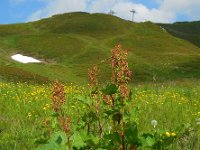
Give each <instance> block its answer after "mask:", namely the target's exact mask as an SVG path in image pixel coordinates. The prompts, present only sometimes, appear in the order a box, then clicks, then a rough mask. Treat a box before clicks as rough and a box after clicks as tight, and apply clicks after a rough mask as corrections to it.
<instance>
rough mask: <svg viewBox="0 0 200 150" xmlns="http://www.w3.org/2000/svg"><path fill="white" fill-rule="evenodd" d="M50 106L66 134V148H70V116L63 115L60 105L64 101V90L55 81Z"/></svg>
mask: <svg viewBox="0 0 200 150" xmlns="http://www.w3.org/2000/svg"><path fill="white" fill-rule="evenodd" d="M52 94H53V95H52V100H53V104H52V108H53V110H54V112H55V113H56V116H57V119H58V122H59V124H60V126H61V128H62V131H64V132H65V134H66V136H67V145H68V149H70V117H69V116H66V117H65V116H64V113H63V110H62V106H63V105H64V103H65V92H64V86H63V85H62V84H61V83H60V82H58V81H56V82H55V83H54V86H53V93H52Z"/></svg>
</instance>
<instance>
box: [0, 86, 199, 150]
mask: <svg viewBox="0 0 200 150" xmlns="http://www.w3.org/2000/svg"><path fill="white" fill-rule="evenodd" d="M0 88H1V90H0V94H1V98H0V103H1V105H0V107H1V108H0V111H1V112H0V114H1V116H0V132H1V133H0V149H2V150H7V149H17V150H18V149H21V150H23V149H36V148H37V147H38V146H39V143H37V140H39V139H42V138H43V140H45V138H48V135H46V134H48V128H47V127H45V121H47V120H50V117H51V115H52V113H53V110H52V99H51V95H52V86H50V85H28V84H24V83H18V84H14V83H0ZM131 89H132V93H133V94H132V97H133V98H132V101H131V102H130V104H129V105H128V109H130V110H131V111H134V112H135V113H133V114H134V117H133V119H134V120H135V122H137V123H138V131H139V134H142V133H144V132H148V133H152V134H153V133H154V132H156V131H158V130H159V132H161V131H162V133H161V135H160V140H162V138H164V137H168V136H179V135H178V134H179V132H180V131H179V128H180V127H181V126H182V125H186V126H188V133H185V134H183V135H181V136H183V137H182V138H180V139H178V140H177V141H176V142H175V143H174V144H172V145H171V146H170V148H171V149H176V148H177V149H182V148H183V149H196V150H197V149H198V148H199V146H200V143H199V142H200V132H199V126H200V125H199V124H200V121H199V123H198V118H200V102H199V101H200V92H199V91H200V86H194V87H192V88H191V87H185V88H183V87H178V86H167V85H166V86H164V87H161V86H156V85H155V86H152V85H151V86H147V85H146V86H145V85H143V86H135V87H132V88H131ZM65 92H66V97H67V98H66V104H65V106H64V109H65V110H66V112H67V114H68V115H69V116H71V117H70V118H71V122H72V125H71V127H73V126H76V122H77V120H78V119H79V117H80V114H84V113H87V112H88V109H87V108H86V106H85V105H84V104H82V103H80V102H78V101H77V97H79V96H80V97H87V95H88V91H87V90H86V89H84V88H83V87H77V86H74V85H65ZM152 120H156V121H157V126H156V127H155V128H154V127H153V126H152V125H151V121H152ZM107 126H109V125H107ZM168 132H169V134H166V133H168ZM172 133H174V135H173V134H172ZM175 140H176V139H175Z"/></svg>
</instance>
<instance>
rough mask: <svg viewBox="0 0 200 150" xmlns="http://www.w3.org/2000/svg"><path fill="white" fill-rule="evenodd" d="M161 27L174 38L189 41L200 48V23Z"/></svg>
mask: <svg viewBox="0 0 200 150" xmlns="http://www.w3.org/2000/svg"><path fill="white" fill-rule="evenodd" d="M160 25H161V26H162V27H163V28H165V29H166V30H167V31H168V32H169V33H170V34H172V35H173V36H176V37H179V38H182V39H185V40H188V41H190V42H191V43H193V44H195V45H196V46H198V47H200V21H195V22H177V23H174V24H160Z"/></svg>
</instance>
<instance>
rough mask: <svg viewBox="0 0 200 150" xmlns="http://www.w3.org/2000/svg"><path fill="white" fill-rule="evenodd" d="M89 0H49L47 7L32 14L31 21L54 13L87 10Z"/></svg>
mask: <svg viewBox="0 0 200 150" xmlns="http://www.w3.org/2000/svg"><path fill="white" fill-rule="evenodd" d="M87 2H88V0H53V1H47V5H46V7H45V8H43V9H40V10H37V11H36V12H34V13H33V14H32V15H31V16H29V18H28V20H29V21H35V20H38V19H41V18H45V17H49V16H52V15H54V14H59V13H65V12H74V11H85V10H86V8H87Z"/></svg>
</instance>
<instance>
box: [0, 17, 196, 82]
mask: <svg viewBox="0 0 200 150" xmlns="http://www.w3.org/2000/svg"><path fill="white" fill-rule="evenodd" d="M117 44H121V45H123V47H124V48H125V49H128V51H129V65H130V67H131V69H132V71H133V72H134V82H135V81H139V82H141V81H142V82H143V81H152V79H153V78H154V79H155V78H156V80H157V81H165V80H176V79H182V78H199V77H200V69H199V68H198V66H200V65H199V64H200V61H199V60H200V59H199V58H200V48H198V47H196V46H194V45H193V44H191V43H190V42H187V41H185V40H182V39H179V38H176V37H173V36H172V35H170V34H169V33H167V32H165V31H163V29H162V28H161V27H160V26H159V25H156V24H153V23H150V22H145V23H133V22H130V21H125V20H123V19H120V18H118V17H115V16H111V15H105V14H88V13H67V14H61V15H56V16H53V17H51V18H47V19H43V20H40V21H36V22H30V23H24V24H13V25H0V49H1V50H0V58H1V61H0V63H1V66H0V75H1V76H2V78H3V79H7V80H11V79H12V80H13V79H14V80H27V81H30V80H33V81H35V80H37V81H38V82H43V81H49V80H50V81H51V80H55V79H59V80H62V81H65V82H78V83H86V82H87V81H86V79H87V70H88V68H90V67H91V66H92V64H94V63H96V64H99V67H100V69H101V71H100V75H103V76H102V77H101V78H100V81H102V82H103V81H105V80H109V79H110V77H109V76H110V74H111V72H110V71H109V64H108V61H106V63H101V61H102V60H105V59H108V58H109V56H110V51H111V50H112V48H113V47H114V46H115V45H117ZM15 53H22V54H25V55H28V56H34V57H36V58H38V59H41V60H42V61H44V62H45V63H43V64H20V63H18V62H15V61H12V60H10V56H11V55H12V54H15ZM8 68H9V69H8ZM19 70H20V71H19ZM16 72H20V74H18V75H17V76H16ZM27 74H28V75H27ZM27 76H28V77H27ZM30 76H31V77H30ZM27 78H28V79H27ZM30 78H31V79H30Z"/></svg>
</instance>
